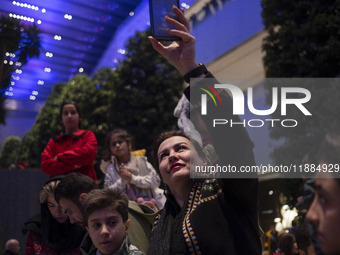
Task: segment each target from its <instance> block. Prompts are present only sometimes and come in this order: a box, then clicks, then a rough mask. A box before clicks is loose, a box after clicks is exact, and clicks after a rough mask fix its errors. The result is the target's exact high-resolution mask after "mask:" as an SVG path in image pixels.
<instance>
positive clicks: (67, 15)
mask: <svg viewBox="0 0 340 255" xmlns="http://www.w3.org/2000/svg"><path fill="white" fill-rule="evenodd" d="M64 18H65V19H68V20H71V19H72V15H69V14H65V15H64Z"/></svg>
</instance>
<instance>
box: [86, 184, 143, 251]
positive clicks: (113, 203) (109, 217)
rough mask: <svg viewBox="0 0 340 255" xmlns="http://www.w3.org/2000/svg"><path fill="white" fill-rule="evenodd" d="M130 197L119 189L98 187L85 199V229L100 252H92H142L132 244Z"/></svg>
mask: <svg viewBox="0 0 340 255" xmlns="http://www.w3.org/2000/svg"><path fill="white" fill-rule="evenodd" d="M128 204H129V201H128V198H127V196H126V195H125V194H123V193H122V192H121V191H119V190H111V189H95V190H92V191H91V192H90V193H88V194H87V196H86V198H85V200H84V217H85V224H86V230H87V232H88V234H89V236H90V237H91V239H92V242H93V244H94V246H95V247H96V248H97V251H93V253H92V254H89V255H113V254H117V255H118V254H119V255H125V254H129V255H142V254H144V253H143V252H141V251H139V250H138V249H137V247H135V246H134V245H132V244H130V243H129V239H128V234H127V233H128V229H129V226H130V220H129V219H128Z"/></svg>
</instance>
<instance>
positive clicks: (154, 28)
mask: <svg viewBox="0 0 340 255" xmlns="http://www.w3.org/2000/svg"><path fill="white" fill-rule="evenodd" d="M173 5H176V6H177V7H178V8H179V0H170V1H169V0H149V12H150V25H151V34H152V36H153V37H155V38H156V39H157V40H159V41H178V40H180V39H181V38H179V37H177V36H172V35H170V34H168V29H174V27H173V26H171V25H170V24H168V23H167V22H166V21H165V16H169V17H173V18H176V15H175V13H174V12H173V10H172V6H173Z"/></svg>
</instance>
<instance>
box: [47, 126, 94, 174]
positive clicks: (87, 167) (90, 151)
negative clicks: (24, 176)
mask: <svg viewBox="0 0 340 255" xmlns="http://www.w3.org/2000/svg"><path fill="white" fill-rule="evenodd" d="M96 154H97V139H96V137H95V135H94V133H93V132H92V131H86V130H82V129H81V130H78V131H76V132H74V133H73V134H71V135H65V134H61V135H58V136H57V137H56V138H53V139H50V141H49V142H48V144H47V146H46V148H45V149H44V151H43V152H42V153H41V169H42V171H43V172H44V173H46V174H48V175H50V178H52V177H54V176H57V175H65V174H68V173H70V172H79V173H81V174H84V175H87V176H89V177H91V178H92V179H94V180H97V176H96V172H95V170H94V168H93V161H94V160H95V158H96ZM55 157H57V159H55ZM76 166H81V167H80V168H76Z"/></svg>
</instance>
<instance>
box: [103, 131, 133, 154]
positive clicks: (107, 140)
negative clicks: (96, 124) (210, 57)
mask: <svg viewBox="0 0 340 255" xmlns="http://www.w3.org/2000/svg"><path fill="white" fill-rule="evenodd" d="M113 135H116V136H118V137H119V138H122V139H124V140H125V141H126V142H127V143H128V144H129V145H131V147H132V136H131V135H130V134H129V132H128V131H126V130H124V129H120V128H116V129H114V130H112V131H111V132H110V133H108V134H107V136H106V138H105V154H104V157H103V158H104V160H110V159H111V144H110V142H111V137H112V136H113Z"/></svg>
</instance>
